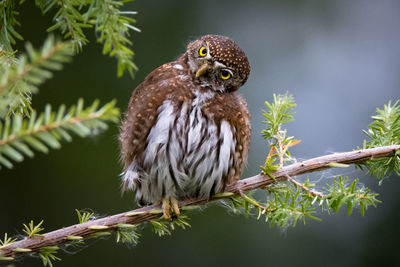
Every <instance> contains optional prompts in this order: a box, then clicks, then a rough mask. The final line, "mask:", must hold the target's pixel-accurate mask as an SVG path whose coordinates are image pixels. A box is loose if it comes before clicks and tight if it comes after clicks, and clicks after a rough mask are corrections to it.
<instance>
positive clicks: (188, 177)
mask: <svg viewBox="0 0 400 267" xmlns="http://www.w3.org/2000/svg"><path fill="white" fill-rule="evenodd" d="M249 74H250V64H249V61H248V59H247V57H246V55H245V53H244V52H243V50H242V49H241V48H240V47H239V46H238V45H237V44H236V43H235V42H234V41H232V40H231V39H229V38H228V37H224V36H219V35H205V36H203V37H201V38H200V39H199V40H196V41H194V42H191V43H190V44H189V45H188V46H187V49H186V52H185V53H184V54H183V55H182V56H180V57H179V58H178V59H177V60H176V61H173V62H170V63H167V64H164V65H162V66H161V67H159V68H157V69H155V70H154V71H152V72H151V73H150V74H149V75H148V76H147V77H146V78H145V80H144V81H143V82H142V83H141V84H140V85H139V86H138V87H137V88H136V89H135V90H134V91H133V94H132V97H131V99H130V101H129V107H128V111H127V112H126V118H125V120H124V122H123V125H122V129H121V134H120V142H121V150H122V152H121V153H122V159H123V161H124V164H125V167H124V172H123V174H122V191H125V190H128V189H132V190H134V191H135V192H136V199H137V201H138V203H139V205H149V204H154V203H162V206H163V212H164V217H165V218H166V219H170V216H171V214H170V212H171V209H172V212H174V213H175V214H176V215H177V216H179V207H178V200H183V199H186V198H210V197H212V196H213V195H214V194H215V193H218V192H223V191H224V188H225V187H226V185H228V184H229V183H232V182H234V181H237V180H238V179H239V178H240V174H241V172H242V169H243V166H244V164H245V163H246V161H247V154H248V150H249V142H250V131H251V129H250V115H249V112H248V110H247V103H246V102H245V100H244V99H243V98H242V97H241V96H240V95H238V94H237V93H236V91H237V90H238V89H239V87H241V86H242V85H243V84H244V83H245V82H246V80H247V78H248V76H249Z"/></svg>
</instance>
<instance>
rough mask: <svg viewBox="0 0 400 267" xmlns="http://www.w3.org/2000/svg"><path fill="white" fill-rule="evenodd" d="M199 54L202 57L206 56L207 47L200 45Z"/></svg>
mask: <svg viewBox="0 0 400 267" xmlns="http://www.w3.org/2000/svg"><path fill="white" fill-rule="evenodd" d="M199 55H200V56H202V57H205V56H207V47H205V46H202V47H201V48H200V50H199Z"/></svg>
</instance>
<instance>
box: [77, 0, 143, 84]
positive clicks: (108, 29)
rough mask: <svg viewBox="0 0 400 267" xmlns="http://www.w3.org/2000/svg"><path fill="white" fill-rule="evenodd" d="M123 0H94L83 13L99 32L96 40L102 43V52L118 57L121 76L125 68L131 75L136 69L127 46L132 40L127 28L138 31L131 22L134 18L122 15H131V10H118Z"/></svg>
mask: <svg viewBox="0 0 400 267" xmlns="http://www.w3.org/2000/svg"><path fill="white" fill-rule="evenodd" d="M122 6H123V1H113V0H94V1H92V2H91V5H90V7H89V9H88V12H87V13H86V14H85V15H84V17H85V20H88V21H89V23H90V24H92V25H94V26H95V30H96V32H98V33H99V36H98V38H97V41H98V42H99V43H102V44H103V54H109V55H110V56H115V57H116V58H117V59H118V76H122V75H123V73H124V71H125V70H127V71H128V72H129V73H130V75H131V76H133V71H134V70H137V67H136V65H135V64H134V63H133V62H132V60H131V59H132V57H133V55H134V53H133V51H132V50H131V49H130V48H129V47H128V45H131V44H132V42H131V41H130V40H129V39H128V37H129V35H130V34H129V30H134V31H137V32H140V30H139V29H138V28H136V27H134V26H133V25H132V24H134V23H136V20H134V19H132V18H130V17H127V16H124V15H133V14H136V12H133V11H125V12H124V11H120V8H122Z"/></svg>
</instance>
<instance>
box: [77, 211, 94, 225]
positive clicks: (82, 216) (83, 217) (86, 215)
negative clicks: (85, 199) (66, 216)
mask: <svg viewBox="0 0 400 267" xmlns="http://www.w3.org/2000/svg"><path fill="white" fill-rule="evenodd" d="M75 212H76V214H77V215H78V220H79V223H85V222H88V221H90V220H91V219H92V217H93V216H94V213H93V212H82V213H81V212H80V211H79V210H77V209H75Z"/></svg>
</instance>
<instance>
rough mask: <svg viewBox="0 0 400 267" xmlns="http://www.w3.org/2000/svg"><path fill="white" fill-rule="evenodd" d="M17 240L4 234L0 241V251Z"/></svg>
mask: <svg viewBox="0 0 400 267" xmlns="http://www.w3.org/2000/svg"><path fill="white" fill-rule="evenodd" d="M17 240H18V239H17V238H12V237H8V236H7V233H5V234H4V239H3V240H1V239H0V249H3V248H6V247H8V246H10V245H12V244H14V243H15V241H17Z"/></svg>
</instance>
